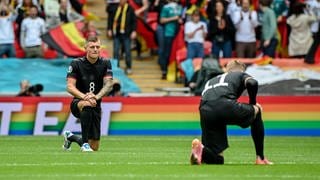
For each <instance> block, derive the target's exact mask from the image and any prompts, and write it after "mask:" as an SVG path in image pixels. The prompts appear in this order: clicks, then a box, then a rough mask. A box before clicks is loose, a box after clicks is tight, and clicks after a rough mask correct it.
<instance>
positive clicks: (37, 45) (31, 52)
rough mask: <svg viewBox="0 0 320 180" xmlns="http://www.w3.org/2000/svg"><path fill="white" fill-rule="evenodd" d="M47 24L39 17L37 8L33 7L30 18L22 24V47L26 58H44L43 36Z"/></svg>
mask: <svg viewBox="0 0 320 180" xmlns="http://www.w3.org/2000/svg"><path fill="white" fill-rule="evenodd" d="M45 31H46V30H45V22H44V20H43V19H42V18H40V17H38V9H37V7H36V6H33V7H31V9H30V15H29V17H27V18H25V19H24V20H23V21H22V24H21V34H20V45H21V47H22V48H23V49H24V52H25V57H26V58H42V57H43V51H42V47H41V45H42V40H41V35H42V34H44V33H45Z"/></svg>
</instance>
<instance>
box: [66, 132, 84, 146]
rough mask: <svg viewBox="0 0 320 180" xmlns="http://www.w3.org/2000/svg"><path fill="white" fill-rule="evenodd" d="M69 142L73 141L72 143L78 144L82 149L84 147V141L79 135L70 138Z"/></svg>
mask: <svg viewBox="0 0 320 180" xmlns="http://www.w3.org/2000/svg"><path fill="white" fill-rule="evenodd" d="M68 140H69V141H71V142H76V143H77V144H78V145H79V146H80V147H81V146H82V144H83V141H82V138H81V137H80V136H78V135H75V134H73V135H71V136H70V137H68Z"/></svg>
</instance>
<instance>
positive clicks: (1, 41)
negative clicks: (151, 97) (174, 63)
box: [0, 0, 320, 79]
mask: <svg viewBox="0 0 320 180" xmlns="http://www.w3.org/2000/svg"><path fill="white" fill-rule="evenodd" d="M81 9H82V4H81V3H79V0H51V1H45V0H0V57H16V56H17V51H18V50H19V49H22V51H23V53H24V56H23V57H26V58H43V57H44V55H43V52H44V49H45V48H48V47H46V46H45V45H44V43H43V41H42V39H41V35H43V34H44V33H46V32H48V31H49V30H50V29H51V28H54V27H57V26H59V25H61V24H63V23H68V22H73V21H78V20H80V21H81V20H84V17H83V16H82V14H81ZM106 12H107V14H108V22H107V36H109V37H110V38H113V53H114V55H113V57H114V58H115V59H119V58H120V57H121V53H122V52H123V53H125V64H126V73H127V74H131V73H132V56H131V47H132V44H133V43H134V44H136V46H137V48H136V49H137V51H138V54H140V53H141V44H142V42H141V41H140V40H139V36H141V34H139V33H137V28H138V24H139V23H138V22H137V21H142V22H143V23H146V24H148V23H149V16H148V15H149V14H150V12H156V13H157V15H158V16H157V17H156V22H157V26H156V28H155V29H154V31H155V32H156V37H157V45H158V47H157V52H158V58H159V59H158V63H159V65H160V67H161V71H162V79H166V76H167V73H168V64H169V58H170V53H171V48H172V44H173V41H174V39H175V38H176V36H177V34H178V32H179V30H180V29H181V28H183V29H184V41H185V47H186V49H187V58H191V59H193V58H203V57H204V56H205V55H206V53H205V47H204V44H205V43H208V42H209V43H210V44H211V45H210V47H212V49H210V53H211V54H212V55H213V56H215V57H217V58H220V57H224V58H229V57H240V58H254V57H257V56H259V55H264V56H269V57H272V58H274V57H295V58H303V57H305V56H306V54H307V53H308V51H309V50H310V48H311V46H312V44H313V43H314V42H315V41H317V40H318V39H319V38H320V37H319V27H320V26H319V19H320V0H253V1H250V0H210V1H207V0H180V1H178V0H106ZM82 33H83V36H84V37H87V36H89V35H92V34H97V31H96V29H95V27H94V25H93V24H92V22H90V21H86V22H85V23H84V26H83V29H82ZM62 56H63V54H62Z"/></svg>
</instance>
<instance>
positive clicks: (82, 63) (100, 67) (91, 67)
mask: <svg viewBox="0 0 320 180" xmlns="http://www.w3.org/2000/svg"><path fill="white" fill-rule="evenodd" d="M106 76H107V77H110V78H112V76H113V75H112V67H111V62H110V61H109V60H108V59H104V58H101V57H99V58H98V60H97V61H96V62H95V63H94V64H91V63H90V62H89V61H88V60H87V58H86V57H82V58H77V59H74V60H73V61H72V62H71V63H70V66H69V69H68V74H67V78H75V79H76V80H77V82H76V87H77V89H78V90H79V91H81V92H82V93H88V92H92V93H94V94H97V93H98V92H99V91H100V90H101V89H102V87H103V78H104V77H106Z"/></svg>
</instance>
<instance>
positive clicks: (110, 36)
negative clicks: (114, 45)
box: [107, 30, 112, 38]
mask: <svg viewBox="0 0 320 180" xmlns="http://www.w3.org/2000/svg"><path fill="white" fill-rule="evenodd" d="M107 37H108V38H112V31H111V30H108V31H107Z"/></svg>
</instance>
